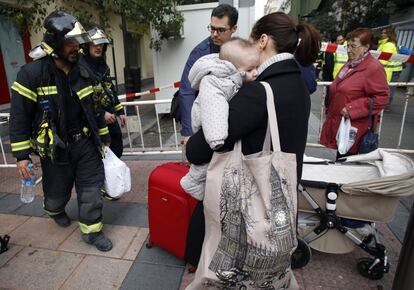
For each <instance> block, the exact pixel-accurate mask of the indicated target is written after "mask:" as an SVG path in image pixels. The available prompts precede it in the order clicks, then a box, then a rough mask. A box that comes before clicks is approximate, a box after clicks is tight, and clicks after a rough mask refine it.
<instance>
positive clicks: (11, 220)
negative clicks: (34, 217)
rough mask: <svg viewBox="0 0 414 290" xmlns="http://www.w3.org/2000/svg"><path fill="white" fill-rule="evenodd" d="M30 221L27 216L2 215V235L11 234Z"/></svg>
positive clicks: (0, 215)
mask: <svg viewBox="0 0 414 290" xmlns="http://www.w3.org/2000/svg"><path fill="white" fill-rule="evenodd" d="M28 219H29V217H27V216H19V215H15V214H4V213H0V235H4V234H10V233H11V232H12V231H13V230H15V229H16V228H17V227H18V226H20V225H22V224H23V223H24V222H25V221H27V220H28Z"/></svg>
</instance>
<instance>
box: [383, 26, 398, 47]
mask: <svg viewBox="0 0 414 290" xmlns="http://www.w3.org/2000/svg"><path fill="white" fill-rule="evenodd" d="M383 30H385V33H386V34H387V37H388V41H389V42H393V43H394V44H397V34H396V33H395V30H394V29H393V28H392V27H387V28H384V29H383Z"/></svg>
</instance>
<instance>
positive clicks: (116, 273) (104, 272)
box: [60, 256, 138, 290]
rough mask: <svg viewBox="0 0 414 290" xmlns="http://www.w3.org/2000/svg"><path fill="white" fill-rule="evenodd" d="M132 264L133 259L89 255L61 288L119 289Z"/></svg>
mask: <svg viewBox="0 0 414 290" xmlns="http://www.w3.org/2000/svg"><path fill="white" fill-rule="evenodd" d="M131 265H132V261H125V260H118V259H111V258H105V257H96V256H87V257H85V259H84V260H83V261H82V263H81V264H80V265H79V266H78V267H77V268H76V270H75V271H74V272H73V273H72V274H71V275H70V277H69V279H68V280H67V281H66V282H65V284H64V285H63V287H62V288H60V289H88V290H95V289H96V290H105V289H119V287H120V286H121V284H122V281H123V280H124V278H125V276H126V275H127V273H128V270H129V268H130V267H131ZM136 289H138V288H136Z"/></svg>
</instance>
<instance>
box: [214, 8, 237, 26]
mask: <svg viewBox="0 0 414 290" xmlns="http://www.w3.org/2000/svg"><path fill="white" fill-rule="evenodd" d="M213 16H214V17H217V18H219V19H221V18H223V17H224V16H227V17H228V18H229V26H230V27H233V26H234V25H236V24H237V19H238V18H239V12H237V9H236V8H234V7H233V6H231V5H228V4H221V5H219V6H217V7H216V8H214V9H213V11H212V12H211V17H213Z"/></svg>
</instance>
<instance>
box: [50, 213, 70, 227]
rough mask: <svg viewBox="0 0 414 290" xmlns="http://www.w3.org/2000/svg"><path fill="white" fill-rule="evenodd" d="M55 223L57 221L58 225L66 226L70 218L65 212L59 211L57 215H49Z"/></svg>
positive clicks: (68, 224)
mask: <svg viewBox="0 0 414 290" xmlns="http://www.w3.org/2000/svg"><path fill="white" fill-rule="evenodd" d="M50 217H51V218H52V219H53V220H54V221H55V223H57V224H58V225H59V226H60V227H63V228H66V227H68V226H70V223H71V221H70V218H69V217H68V215H67V214H66V212H61V213H59V214H57V215H52V216H50Z"/></svg>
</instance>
